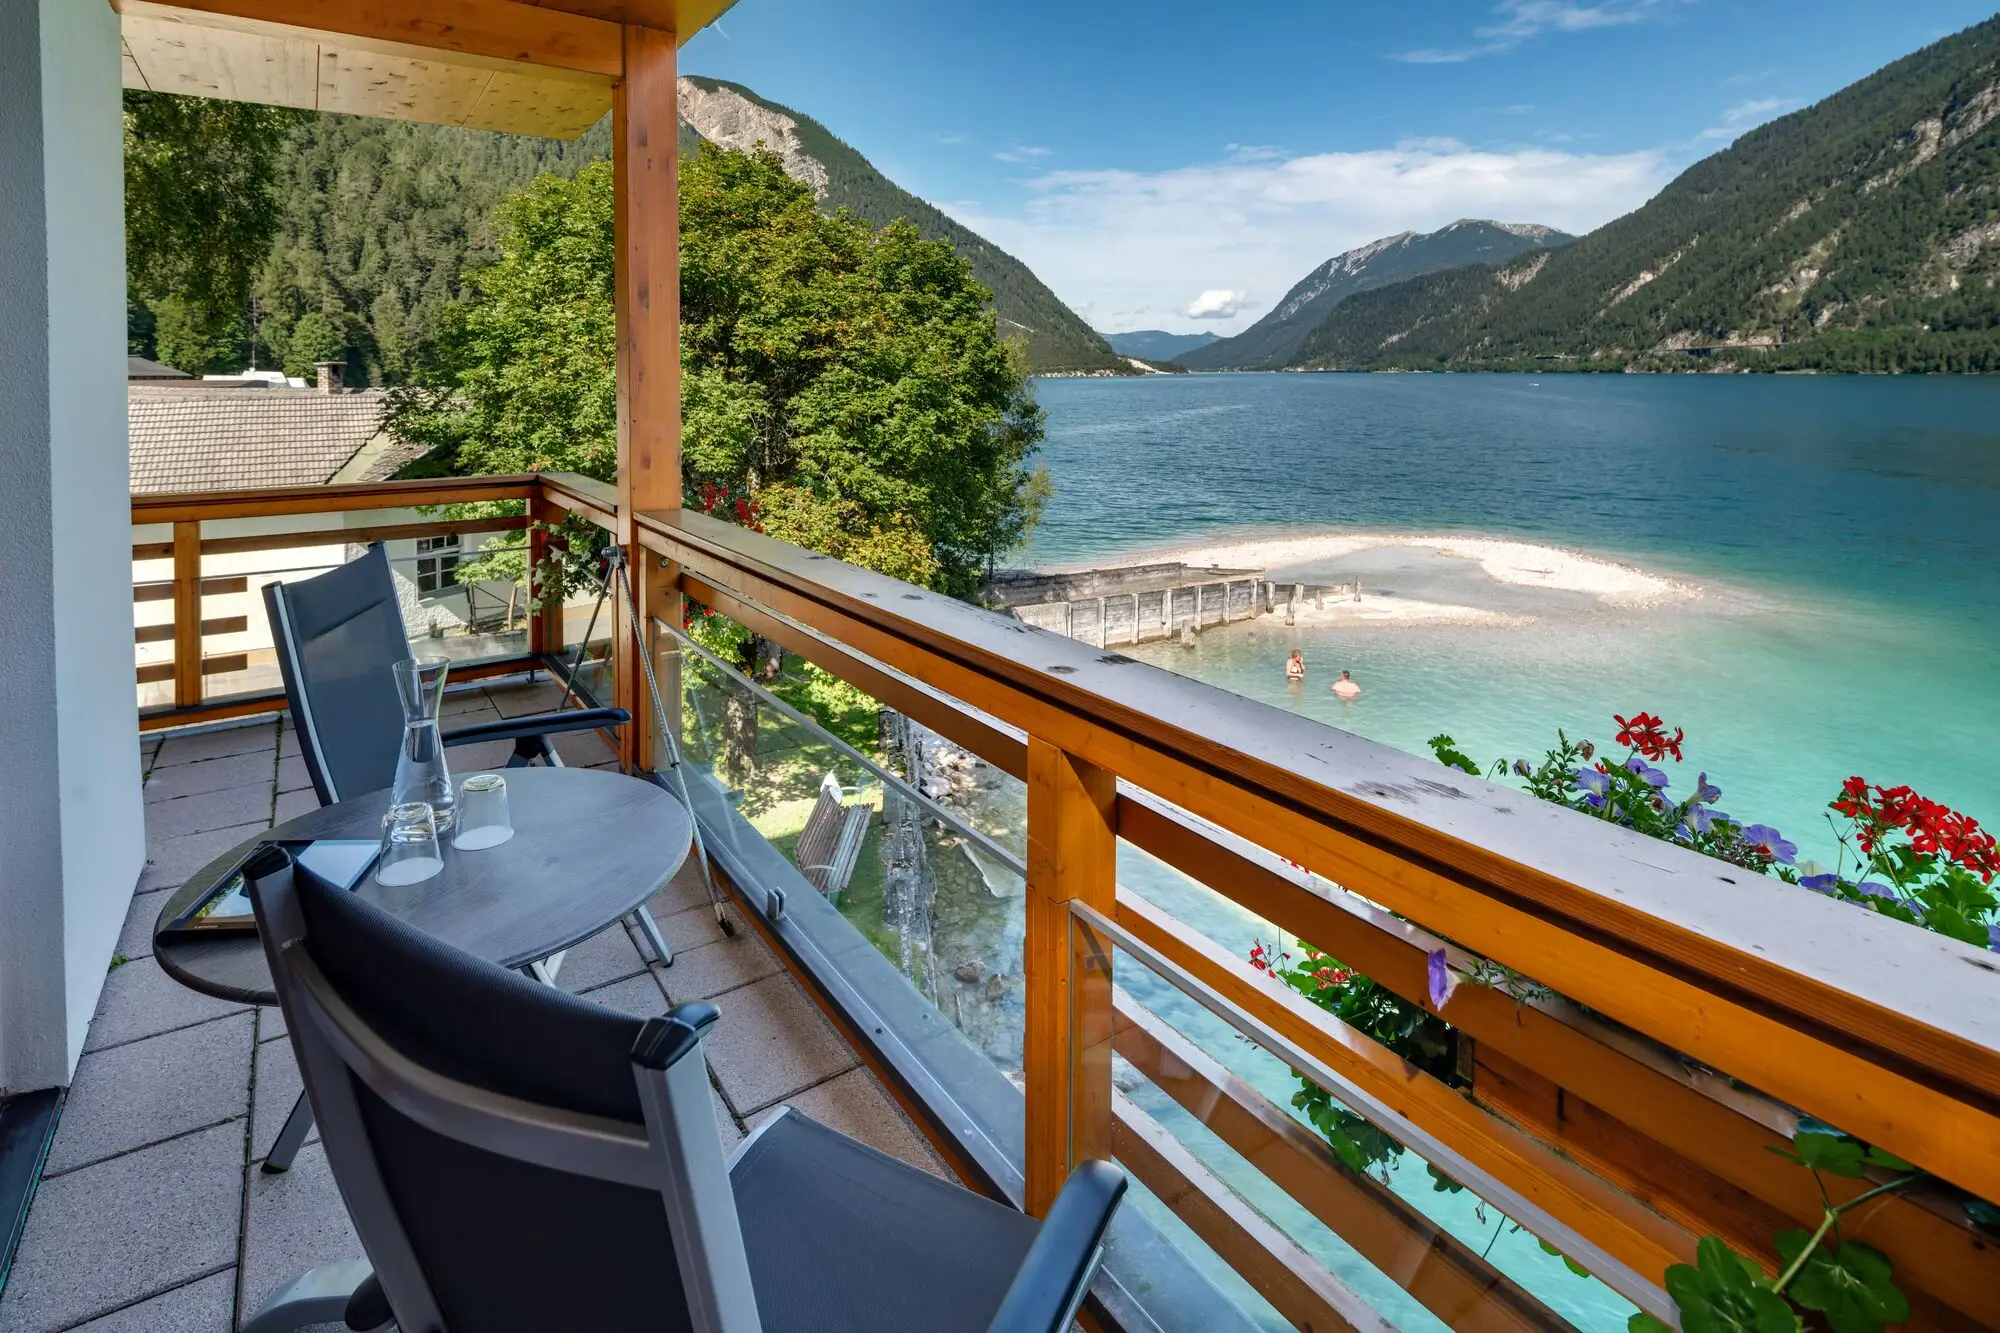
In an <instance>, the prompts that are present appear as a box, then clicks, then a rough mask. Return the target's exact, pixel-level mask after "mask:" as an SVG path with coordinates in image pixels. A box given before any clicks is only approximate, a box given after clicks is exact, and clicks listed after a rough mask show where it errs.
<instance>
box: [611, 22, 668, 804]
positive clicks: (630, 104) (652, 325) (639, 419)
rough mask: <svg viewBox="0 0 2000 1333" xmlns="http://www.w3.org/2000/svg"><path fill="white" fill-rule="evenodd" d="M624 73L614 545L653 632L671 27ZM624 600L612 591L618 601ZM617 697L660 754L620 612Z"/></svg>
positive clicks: (663, 479)
mask: <svg viewBox="0 0 2000 1333" xmlns="http://www.w3.org/2000/svg"><path fill="white" fill-rule="evenodd" d="M623 52H624V75H623V77H622V78H620V79H619V80H618V82H617V84H616V85H615V86H614V87H613V89H612V97H611V140H612V149H611V157H612V193H613V199H614V202H613V219H614V227H615V232H616V234H615V238H614V245H615V256H616V257H615V261H614V262H615V266H616V269H617V274H616V301H617V307H618V531H617V538H618V543H619V544H620V545H621V546H623V547H624V548H625V551H626V555H627V557H628V567H629V569H630V571H631V576H632V593H633V598H634V600H635V601H637V602H638V603H639V608H638V610H639V629H640V631H641V632H642V633H643V634H645V635H646V637H647V638H648V639H650V637H651V630H650V625H649V617H650V616H653V615H657V614H660V613H661V612H662V611H663V610H665V609H666V608H663V607H654V606H649V605H648V604H647V603H648V600H649V596H650V594H651V593H652V592H654V591H655V590H656V589H655V585H656V579H655V578H654V577H652V575H651V574H649V572H648V568H647V567H648V565H649V564H651V565H657V564H658V563H659V562H658V560H657V559H653V558H651V557H649V556H648V555H647V554H646V553H645V552H644V551H642V550H641V549H640V548H639V545H638V542H637V540H636V537H635V533H634V528H633V516H634V515H635V514H638V513H641V512H644V511H648V510H660V509H678V508H680V505H681V330H680V324H681V276H680V274H681V266H680V185H679V168H680V163H679V159H678V152H679V144H680V126H679V120H678V116H677V107H676V104H675V98H676V91H675V73H676V70H675V50H674V34H672V33H670V32H661V31H660V30H658V29H656V28H647V27H642V26H640V25H638V24H633V23H628V24H626V25H624V34H623ZM616 600H617V599H614V602H615V601H616ZM613 624H614V627H615V628H614V633H615V634H616V638H615V640H614V642H615V644H616V649H615V651H614V654H613V659H612V660H613V670H614V671H615V673H616V680H617V685H616V700H617V703H618V706H619V707H621V708H624V709H626V710H627V711H629V712H630V713H631V714H632V725H631V726H629V727H626V728H624V729H623V731H622V733H621V735H622V742H621V746H620V755H619V758H620V760H621V761H623V763H624V764H625V765H626V767H627V768H633V767H636V766H638V765H639V764H641V763H642V762H644V760H645V759H646V757H647V756H650V755H651V754H652V751H653V741H652V736H651V733H652V730H653V728H654V726H655V725H656V724H655V722H654V718H653V708H652V701H651V700H650V699H649V698H648V697H647V695H646V683H645V677H644V675H643V674H642V672H641V668H640V666H639V658H638V649H637V641H636V639H635V636H634V633H633V627H632V626H631V625H630V624H629V623H627V621H626V619H625V616H624V613H623V608H622V607H619V608H618V611H617V614H616V616H615V618H614V621H613Z"/></svg>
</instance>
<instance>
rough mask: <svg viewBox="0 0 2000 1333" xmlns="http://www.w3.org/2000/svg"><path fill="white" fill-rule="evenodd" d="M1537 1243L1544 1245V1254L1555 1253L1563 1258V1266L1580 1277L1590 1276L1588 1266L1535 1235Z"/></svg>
mask: <svg viewBox="0 0 2000 1333" xmlns="http://www.w3.org/2000/svg"><path fill="white" fill-rule="evenodd" d="M1535 1244H1537V1245H1539V1246H1541V1247H1542V1253H1543V1254H1553V1255H1554V1256H1555V1257H1556V1258H1558V1259H1560V1260H1562V1261H1563V1267H1564V1268H1567V1269H1568V1270H1569V1271H1570V1272H1572V1273H1574V1274H1576V1275H1577V1276H1578V1277H1589V1276H1590V1270H1589V1269H1588V1268H1585V1267H1584V1266H1583V1265H1582V1264H1580V1263H1578V1262H1577V1261H1576V1260H1574V1259H1572V1258H1570V1257H1569V1256H1568V1255H1566V1254H1564V1253H1563V1252H1562V1251H1561V1250H1559V1249H1557V1248H1556V1247H1555V1246H1553V1245H1551V1244H1549V1243H1548V1242H1547V1241H1545V1240H1543V1239H1542V1238H1541V1237H1540V1236H1537V1237H1535Z"/></svg>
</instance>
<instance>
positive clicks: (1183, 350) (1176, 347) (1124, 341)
mask: <svg viewBox="0 0 2000 1333" xmlns="http://www.w3.org/2000/svg"><path fill="white" fill-rule="evenodd" d="M1104 341H1106V342H1108V343H1110V344H1111V350H1112V351H1114V352H1116V353H1118V355H1120V356H1136V357H1139V358H1140V359H1141V360H1145V361H1171V360H1173V359H1174V358H1175V357H1178V356H1184V355H1186V354H1187V353H1189V352H1192V351H1193V350H1195V349H1196V348H1197V347H1206V346H1208V345H1209V344H1210V343H1215V342H1221V341H1222V335H1221V334H1219V333H1168V332H1167V331H1166V330H1165V329H1134V330H1132V331H1130V332H1128V333H1107V334H1105V335H1104Z"/></svg>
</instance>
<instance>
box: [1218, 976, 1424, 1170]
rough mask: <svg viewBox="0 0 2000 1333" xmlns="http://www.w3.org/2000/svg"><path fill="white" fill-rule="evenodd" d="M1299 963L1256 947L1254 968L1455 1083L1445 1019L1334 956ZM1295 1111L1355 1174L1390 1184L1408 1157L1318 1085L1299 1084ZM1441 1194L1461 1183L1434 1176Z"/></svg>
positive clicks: (1304, 1080)
mask: <svg viewBox="0 0 2000 1333" xmlns="http://www.w3.org/2000/svg"><path fill="white" fill-rule="evenodd" d="M1301 947H1302V948H1303V949H1304V956H1303V957H1302V958H1300V959H1297V960H1296V961H1295V959H1294V956H1293V955H1292V954H1291V953H1290V952H1289V951H1287V950H1285V949H1283V948H1282V947H1279V946H1277V945H1272V946H1268V947H1267V946H1265V945H1264V944H1261V943H1259V944H1257V945H1255V946H1254V947H1252V948H1251V950H1250V966H1252V967H1254V968H1256V969H1257V970H1258V971H1259V972H1262V973H1264V974H1265V975H1267V976H1271V977H1275V978H1277V979H1278V980H1280V981H1282V982H1284V983H1285V984H1286V985H1288V986H1290V987H1291V988H1292V989H1293V990H1296V991H1297V992H1298V993H1299V994H1301V995H1303V996H1305V997H1306V998H1307V999H1308V1000H1311V1001H1312V1002H1313V1003H1314V1004H1316V1005H1318V1006H1319V1007H1320V1008H1322V1009H1324V1010H1326V1011H1327V1012H1328V1013H1330V1014H1332V1015H1333V1016H1334V1017H1335V1018H1338V1019H1340V1021H1341V1022H1343V1023H1346V1024H1347V1025H1349V1026H1350V1027H1354V1028H1358V1029H1360V1030H1361V1031H1362V1032H1365V1033H1367V1034H1368V1035H1369V1036H1370V1037H1373V1038H1374V1039H1375V1040H1376V1041H1379V1042H1381V1043H1382V1044H1383V1045H1384V1046H1386V1047H1388V1048H1389V1049H1390V1050H1392V1051H1394V1052H1396V1054H1398V1055H1400V1056H1402V1057H1403V1058H1404V1059H1405V1060H1408V1061H1409V1062H1410V1063H1411V1064H1413V1065H1415V1066H1416V1067H1417V1068H1419V1069H1421V1070H1423V1071H1424V1072H1425V1073H1427V1074H1431V1075H1434V1076H1436V1077H1438V1078H1441V1079H1444V1080H1446V1081H1447V1082H1451V1081H1456V1073H1455V1066H1456V1044H1455V1041H1454V1037H1453V1033H1452V1029H1451V1027H1450V1025H1449V1024H1447V1023H1446V1022H1445V1021H1444V1020H1443V1019H1442V1018H1439V1017H1438V1016H1437V1015H1436V1014H1434V1013H1430V1012H1427V1011H1426V1010H1425V1009H1424V1008H1423V1007H1422V1006H1421V1005H1416V1004H1412V1003H1410V1002H1409V1001H1408V1000H1405V999H1404V998H1403V997H1402V996H1400V995H1398V994H1396V993H1395V992H1394V991H1392V990H1388V989H1386V988H1385V987H1382V986H1378V985H1376V984H1375V983H1374V982H1373V981H1371V980H1369V979H1368V978H1367V977H1364V976H1362V975H1361V974H1360V973H1359V972H1356V971H1355V970H1354V969H1353V968H1350V967H1346V966H1343V965H1342V964H1341V963H1340V962H1339V961H1338V960H1336V959H1335V958H1333V957H1332V956H1331V955H1330V954H1325V953H1322V952H1320V951H1319V950H1318V949H1315V948H1313V947H1311V946H1310V945H1304V946H1301ZM1292 1105H1293V1106H1294V1107H1296V1108H1297V1109H1298V1110H1299V1111H1300V1112H1302V1113H1303V1114H1304V1115H1305V1117H1306V1119H1307V1120H1309V1121H1310V1122H1311V1123H1312V1126H1313V1128H1315V1129H1317V1130H1318V1131H1319V1132H1320V1133H1321V1135H1323V1136H1324V1137H1325V1139H1326V1141H1327V1145H1328V1146H1329V1147H1331V1148H1332V1149H1333V1153H1334V1156H1336V1157H1338V1158H1339V1159H1340V1160H1341V1161H1342V1162H1344V1163H1346V1164H1347V1165H1348V1166H1349V1167H1351V1168H1352V1169H1354V1170H1356V1171H1371V1170H1376V1171H1380V1172H1382V1173H1383V1174H1384V1175H1385V1177H1386V1174H1387V1171H1388V1167H1389V1165H1390V1163H1392V1162H1394V1161H1396V1160H1397V1159H1398V1158H1400V1157H1401V1156H1402V1155H1403V1145H1402V1144H1400V1143H1398V1142H1396V1140H1394V1139H1392V1138H1390V1137H1389V1136H1388V1135H1387V1134H1384V1133H1383V1132H1382V1131H1381V1130H1380V1129H1377V1128H1376V1127H1375V1126H1374V1125H1373V1124H1371V1123H1370V1122H1369V1121H1367V1120H1366V1119H1364V1118H1362V1117H1361V1116H1358V1115H1356V1114H1355V1113H1354V1112H1352V1111H1350V1110H1348V1109H1347V1108H1346V1107H1344V1106H1342V1105H1341V1104H1340V1103H1339V1102H1337V1101H1335V1100H1334V1099H1333V1097H1332V1095H1331V1094H1330V1093H1328V1092H1327V1090H1326V1089H1325V1088H1322V1087H1320V1086H1319V1084H1317V1083H1315V1082H1313V1081H1312V1080H1311V1079H1309V1078H1306V1077H1305V1076H1304V1075H1300V1076H1299V1090H1298V1091H1297V1092H1296V1093H1294V1094H1293V1095H1292ZM1431 1176H1432V1179H1433V1180H1434V1181H1435V1182H1436V1184H1437V1188H1438V1189H1441V1190H1456V1189H1458V1188H1460V1186H1459V1185H1458V1183H1457V1182H1456V1181H1454V1180H1452V1179H1450V1177H1448V1176H1446V1175H1444V1174H1443V1173H1442V1172H1439V1171H1437V1170H1435V1169H1433V1170H1432V1172H1431Z"/></svg>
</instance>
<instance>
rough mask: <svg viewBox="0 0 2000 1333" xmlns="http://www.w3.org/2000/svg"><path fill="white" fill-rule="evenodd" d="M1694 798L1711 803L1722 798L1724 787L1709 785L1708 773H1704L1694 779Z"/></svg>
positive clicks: (1707, 803) (1704, 803)
mask: <svg viewBox="0 0 2000 1333" xmlns="http://www.w3.org/2000/svg"><path fill="white" fill-rule="evenodd" d="M1694 799H1695V800H1697V801H1699V802H1701V803H1702V804H1703V805H1709V804H1711V803H1713V802H1715V801H1719V800H1721V799H1722V788H1720V787H1715V786H1711V785H1709V781H1708V774H1706V773H1704V774H1702V775H1701V776H1700V777H1698V778H1696V779H1695V781H1694Z"/></svg>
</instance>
